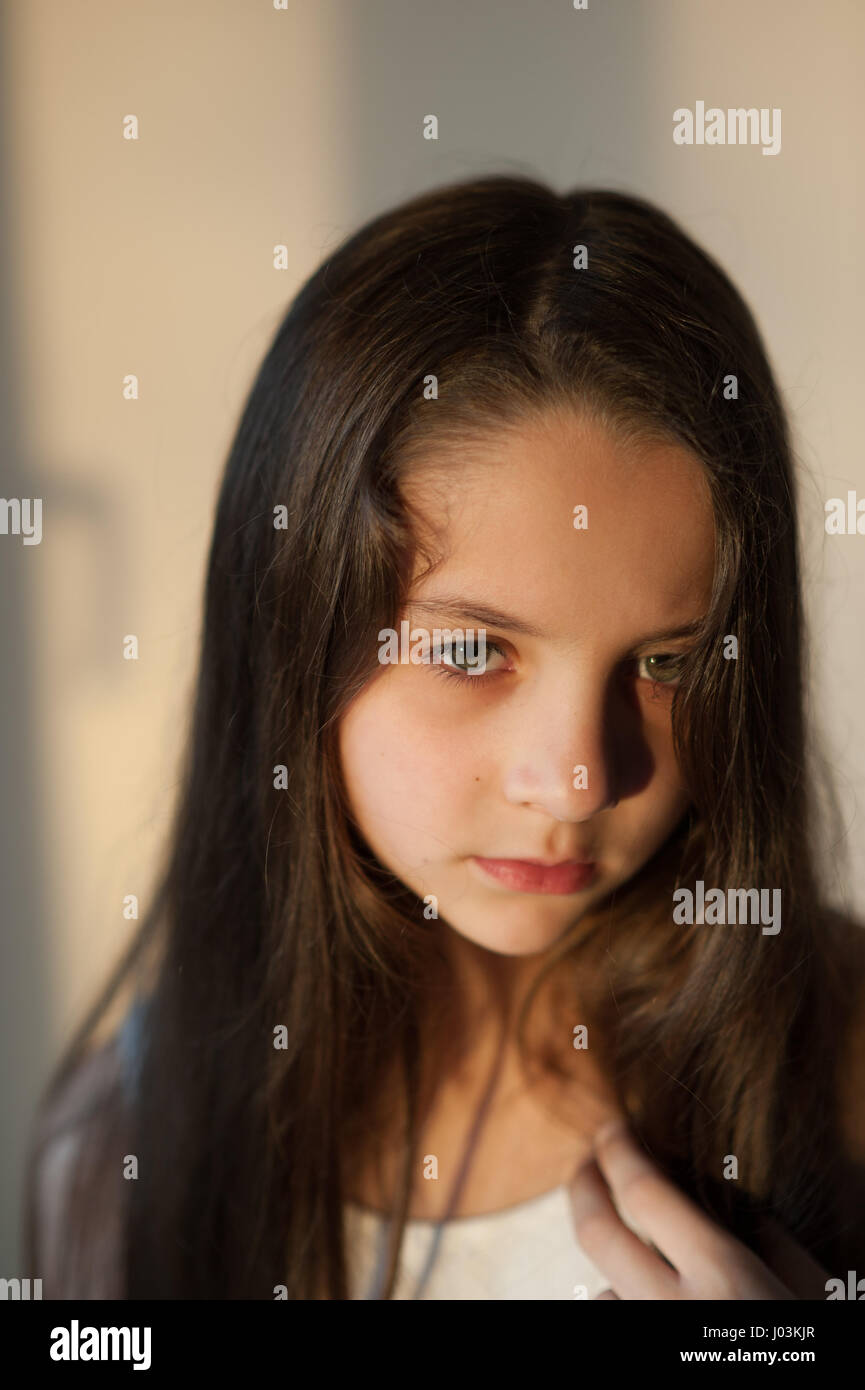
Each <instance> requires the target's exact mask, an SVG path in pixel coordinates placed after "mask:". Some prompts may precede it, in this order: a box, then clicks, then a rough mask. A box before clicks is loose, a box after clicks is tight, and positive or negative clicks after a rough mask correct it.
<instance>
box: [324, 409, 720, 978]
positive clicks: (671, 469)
mask: <svg viewBox="0 0 865 1390" xmlns="http://www.w3.org/2000/svg"><path fill="white" fill-rule="evenodd" d="M433 409H434V407H433ZM443 463H447V464H448V465H449V466H448V467H446V468H444V469H439V468H438V465H439V464H443ZM405 497H406V500H407V501H408V502H409V504H410V505H411V507H412V510H413V512H414V514H415V517H416V518H418V519H419V524H420V525H421V526H422V528H423V539H424V541H425V542H426V543H433V544H434V545H437V549H436V551H435V553H436V557H437V558H438V556H439V555H441V557H442V558H441V562H440V563H439V564H438V565H437V567H435V569H434V571H433V572H431V573H427V574H425V575H424V574H422V573H421V572H419V570H418V569H417V568H416V571H415V578H414V581H413V584H412V588H411V590H410V592H409V598H408V602H407V605H406V607H405V609H404V610H403V611H402V612H401V613H400V614H399V618H400V620H402V619H407V620H408V622H409V624H410V629H409V630H410V631H411V632H412V633H414V636H415V637H417V635H418V634H417V631H416V630H418V629H423V630H424V631H426V632H429V634H430V644H431V655H432V656H435V654H436V647H437V646H438V647H441V643H440V642H438V641H437V639H436V637H435V634H434V631H433V630H434V629H435V628H440V629H443V630H447V629H450V630H454V629H463V630H465V629H474V630H475V631H477V629H479V628H482V629H484V631H485V634H486V668H485V671H484V673H483V674H476V675H467V674H466V672H467V670H468V660H467V657H466V654H465V652H464V651H462V650H461V649H460V648H459V647H458V646H456V645H454V646H449V645H448V639H447V638H446V637H445V639H444V650H443V657H444V664H436V663H434V662H432V661H427V662H425V663H420V664H415V663H412V662H411V661H408V662H407V663H406V664H386V665H382V666H381V668H380V671H378V672H376V674H375V675H374V676H373V677H372V678H371V680H370V681H369V682H368V684H367V685H366V686H365V687H364V688H363V690H362V691H361V692H360V694H359V695H358V696H356V698H355V699H354V700H353V702H352V703H351V705H350V706H349V707H348V709H347V710H346V712H345V713H344V715H343V717H342V720H341V724H340V758H341V765H342V770H343V775H344V780H345V785H346V790H347V792H348V796H349V801H350V805H351V808H352V813H353V816H354V819H355V822H356V824H357V826H358V829H359V830H360V832H361V834H362V836H363V838H364V840H365V841H366V843H367V844H368V846H369V848H370V849H371V850H372V851H373V853H374V854H375V856H376V858H377V859H378V860H379V861H380V862H381V864H383V865H384V866H385V867H386V868H387V869H390V870H391V871H392V872H393V873H394V874H395V875H397V876H398V877H399V878H400V879H401V880H402V881H403V883H405V884H407V885H408V887H409V888H411V889H412V890H413V891H414V892H415V893H416V894H417V895H418V896H419V897H420V898H424V897H426V896H428V895H430V894H432V895H434V896H435V899H436V905H435V906H436V910H437V914H438V916H439V918H442V919H444V920H445V921H446V922H448V923H449V924H450V925H451V926H452V927H453V928H454V930H455V931H456V932H458V933H459V934H460V935H461V936H463V937H465V938H467V939H468V940H470V941H472V942H474V943H476V944H477V945H479V946H483V947H486V948H487V949H488V950H490V951H494V952H498V953H500V954H503V955H507V956H528V955H533V954H535V953H537V952H542V951H546V950H547V949H548V948H549V947H551V946H552V945H553V944H554V942H556V941H557V940H558V938H559V937H561V936H562V934H563V933H565V932H566V931H567V929H568V928H569V927H570V926H571V925H572V924H573V923H575V922H576V921H577V920H578V918H579V917H581V916H582V915H583V913H584V912H585V911H586V910H587V909H588V908H589V907H592V906H594V905H595V904H597V903H599V902H600V900H601V899H603V898H605V897H606V896H607V895H608V894H609V893H610V891H611V890H612V889H614V888H615V887H617V886H618V885H619V884H622V883H624V882H625V881H626V880H627V879H629V878H630V877H631V876H632V875H633V874H635V873H636V872H637V871H638V870H639V869H640V868H641V867H642V866H643V865H644V864H645V863H646V862H647V861H648V860H649V859H650V858H651V856H652V855H653V854H654V852H655V851H656V850H657V849H659V848H660V846H661V845H662V844H663V843H664V841H665V840H666V838H667V837H668V835H669V834H670V832H671V831H672V830H673V829H674V828H675V826H676V825H677V824H678V822H679V820H680V819H681V817H682V815H683V813H684V811H685V810H686V808H687V805H688V795H687V792H686V789H685V787H684V786H683V784H682V781H681V776H680V772H679V769H678V766H677V762H676V758H675V756H674V752H673V743H672V729H671V709H670V707H671V703H672V697H673V684H672V681H673V678H674V677H675V673H676V665H675V660H674V659H675V657H677V656H679V657H681V654H682V653H684V652H685V651H687V650H688V648H689V646H690V645H692V644H693V641H694V638H693V636H692V637H691V638H690V639H689V638H688V637H687V636H686V637H682V636H679V637H674V636H671V635H668V634H671V633H672V632H673V631H674V630H675V629H679V628H681V627H683V626H685V625H687V624H689V623H693V622H695V621H698V620H699V619H700V618H701V617H702V616H703V614H704V613H705V612H706V610H707V608H708V603H709V597H710V593H711V585H712V574H713V564H714V554H713V547H714V522H713V514H712V508H711V503H710V499H709V492H708V487H707V484H706V482H705V478H704V475H703V472H702V470H701V467H700V464H699V463H698V461H697V460H696V458H694V456H692V455H691V454H690V453H689V452H688V451H687V450H686V449H684V448H682V447H679V446H677V445H671V444H666V443H665V444H659V443H642V444H639V445H637V444H633V443H632V444H629V445H627V446H625V445H623V444H622V443H621V442H617V440H616V438H615V437H614V436H613V435H611V434H609V433H608V432H607V431H605V430H604V429H602V427H601V426H600V425H598V424H596V423H595V422H593V421H591V420H590V419H589V418H588V417H587V416H582V415H575V414H571V413H570V412H567V413H566V412H561V411H557V412H550V413H548V414H547V415H545V416H544V417H543V420H542V421H537V420H536V421H533V422H531V423H528V422H527V423H525V424H521V425H520V427H519V429H514V430H511V431H509V432H502V433H500V434H497V435H495V436H492V435H491V436H490V437H489V438H488V439H485V440H484V442H483V444H482V445H481V444H478V443H473V444H472V445H471V446H470V447H469V446H467V447H466V449H465V450H464V451H461V454H460V457H454V455H453V452H452V451H449V453H448V458H447V459H445V458H444V457H443V454H438V455H435V454H434V453H432V451H431V453H430V457H429V466H428V468H427V469H424V467H423V466H421V467H420V468H419V469H418V470H417V471H415V472H414V473H413V474H412V477H411V480H410V481H409V482H408V483H407V484H406V486H405ZM578 507H579V508H584V509H585V511H581V512H576V513H575V508H578ZM575 522H581V523H582V525H580V526H579V527H577V526H576V525H575ZM418 563H419V564H421V563H422V561H419V562H418ZM492 609H495V610H497V614H496V615H493V614H492V613H486V614H485V613H484V610H492ZM399 630H400V629H399V625H397V629H396V631H397V632H399ZM460 672H462V678H460ZM579 768H583V769H584V770H585V771H584V772H582V773H581V772H580V771H579V770H578V769H579ZM479 860H481V861H483V860H487V861H489V860H498V861H501V860H523V861H525V860H535V861H537V860H541V861H543V863H544V865H559V864H561V863H562V861H567V860H572V861H573V860H576V861H580V862H582V863H589V864H591V865H593V866H594V867H593V868H592V869H590V870H588V871H580V870H573V869H572V870H570V871H569V870H568V868H567V867H566V868H564V869H563V870H560V871H558V872H557V873H552V874H549V873H548V874H546V875H544V874H543V872H542V871H541V872H538V871H537V870H535V871H534V872H533V871H532V869H531V868H528V869H527V868H526V867H525V866H524V867H523V869H522V870H520V867H519V866H516V867H514V866H510V867H509V866H508V865H501V864H499V865H494V864H492V865H491V864H487V865H486V866H484V864H482V863H479V862H478V861H479ZM671 910H672V907H671Z"/></svg>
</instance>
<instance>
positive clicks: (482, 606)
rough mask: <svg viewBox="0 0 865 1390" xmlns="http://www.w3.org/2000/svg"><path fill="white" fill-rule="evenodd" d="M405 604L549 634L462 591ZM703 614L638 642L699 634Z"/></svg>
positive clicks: (424, 610) (483, 624)
mask: <svg viewBox="0 0 865 1390" xmlns="http://www.w3.org/2000/svg"><path fill="white" fill-rule="evenodd" d="M405 606H406V608H410V609H412V610H415V611H417V612H420V613H433V614H435V613H439V614H446V613H450V614H452V615H453V617H455V618H468V619H469V621H470V622H474V623H479V624H480V625H481V627H494V628H495V627H498V628H504V629H505V630H506V631H508V632H519V633H521V634H522V635H523V636H524V637H547V636H548V633H546V632H544V630H543V628H540V627H538V626H537V625H536V624H535V623H530V622H527V621H526V620H525V619H524V618H519V617H517V616H516V615H515V614H514V613H505V612H504V611H503V610H502V609H501V608H495V607H493V605H492V604H489V603H483V602H480V601H478V600H477V599H472V598H465V597H463V596H462V595H460V594H428V595H427V596H426V597H424V598H422V599H419V598H418V599H412V598H409V599H407V600H406V605H405ZM704 623H705V619H704V618H694V619H692V620H691V622H688V623H681V624H680V625H679V626H678V627H670V628H662V629H659V630H658V631H657V632H650V633H647V635H646V636H645V637H643V638H641V640H640V641H639V642H638V643H637V644H636V645H637V646H644V645H645V644H646V643H647V642H661V641H672V640H673V639H674V638H679V637H696V636H697V635H698V634H699V633H701V632H702V631H703V625H704Z"/></svg>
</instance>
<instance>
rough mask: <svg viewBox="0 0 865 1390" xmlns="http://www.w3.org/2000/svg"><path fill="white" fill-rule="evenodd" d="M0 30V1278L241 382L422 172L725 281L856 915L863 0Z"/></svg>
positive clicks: (212, 12) (135, 863) (125, 878)
mask: <svg viewBox="0 0 865 1390" xmlns="http://www.w3.org/2000/svg"><path fill="white" fill-rule="evenodd" d="M2 25H3V29H2V38H3V57H2V63H3V72H2V88H0V91H2V98H0V100H2V112H3V117H4V120H3V143H2V154H0V158H2V167H0V175H2V194H3V198H2V203H3V208H4V213H3V218H4V220H3V223H2V233H3V239H4V242H3V251H4V252H5V255H4V256H3V275H2V279H0V295H2V300H0V308H2V315H0V334H2V336H0V350H2V365H3V369H4V370H3V372H2V374H0V375H2V382H0V392H2V395H0V406H2V407H3V410H2V430H3V439H2V444H3V458H4V466H3V477H2V488H0V492H2V494H3V495H4V496H21V497H25V496H31V497H35V496H41V497H42V498H43V540H42V543H41V544H40V545H38V546H31V547H22V546H21V543H20V540H18V539H14V538H11V537H0V565H2V581H3V587H2V593H3V595H4V597H3V608H2V618H0V621H2V628H0V633H2V644H3V645H2V658H3V676H2V679H3V698H4V705H3V751H4V767H6V768H7V769H8V775H7V776H6V778H5V779H4V785H3V787H2V792H0V795H2V799H3V850H2V853H3V861H2V867H3V883H4V914H5V920H4V926H3V945H4V953H3V984H2V1004H3V1025H2V1026H3V1030H4V1035H3V1040H2V1056H3V1058H4V1067H5V1072H4V1076H3V1080H2V1086H3V1091H2V1094H0V1113H2V1115H3V1117H4V1119H3V1127H4V1128H3V1142H2V1203H0V1274H5V1275H7V1276H11V1275H12V1274H13V1273H15V1272H17V1271H18V1266H17V1262H16V1261H17V1256H16V1253H15V1240H16V1228H17V1219H18V1197H17V1192H18V1182H19V1178H20V1171H19V1169H20V1158H21V1152H22V1148H23V1143H24V1138H25V1126H26V1123H27V1120H28V1117H29V1113H30V1110H31V1109H32V1104H33V1097H34V1094H35V1091H36V1089H37V1087H38V1086H39V1085H40V1084H41V1083H42V1081H43V1079H44V1077H45V1074H46V1071H47V1068H48V1066H49V1064H50V1063H51V1061H52V1060H53V1059H54V1057H55V1056H56V1053H57V1049H58V1047H59V1046H60V1044H61V1043H62V1041H63V1040H64V1039H65V1038H66V1036H67V1035H68V1033H69V1031H70V1029H71V1027H72V1024H73V1022H74V1021H75V1020H76V1019H77V1018H78V1017H79V1016H80V1013H81V1010H82V1009H83V1007H84V1006H85V1004H86V1003H87V1002H88V1001H89V1000H90V998H91V997H92V993H93V991H94V989H95V987H96V985H97V984H98V983H99V982H100V981H101V980H102V979H103V977H104V975H105V972H106V970H107V968H108V965H109V963H110V962H111V961H112V960H113V959H114V957H115V955H116V954H117V952H118V951H119V950H120V948H121V946H122V945H123V944H124V942H125V941H126V940H128V938H129V935H130V931H131V929H132V928H133V927H134V923H130V922H127V921H124V919H123V917H122V915H121V902H122V899H123V897H124V895H125V894H128V893H137V894H139V896H140V898H141V903H142V910H143V908H144V907H145V906H146V902H147V895H148V892H149V889H150V887H151V885H152V881H153V867H154V862H155V861H154V856H155V854H156V852H157V850H158V848H159V847H160V844H161V835H162V833H163V831H164V829H165V825H166V818H167V815H168V813H169V811H170V809H171V804H172V796H173V793H174V789H175V784H176V775H177V766H176V764H177V756H178V753H179V736H180V732H181V730H182V728H183V720H184V717H185V712H186V709H187V704H188V698H189V694H190V690H191V680H192V675H193V669H194V659H195V654H196V642H197V636H198V624H199V618H200V601H201V581H202V571H203V563H204V559H205V553H206V547H207V544H208V540H209V533H210V526H211V521H212V510H213V504H214V499H215V491H216V487H217V484H218V479H219V475H220V471H221V466H222V463H223V461H224V456H225V450H226V448H227V445H228V442H229V439H230V436H231V433H232V430H233V427H234V424H235V422H236V419H237V415H238V411H239V409H240V405H241V403H242V400H243V397H244V394H245V392H246V390H247V388H248V386H249V383H250V380H251V376H252V373H253V371H254V369H255V367H256V365H257V363H258V361H259V360H260V357H261V355H262V353H263V351H264V348H265V346H266V344H267V342H268V340H269V337H270V334H271V332H272V330H273V328H274V327H275V325H276V323H277V322H278V320H279V318H280V317H281V315H282V313H283V310H284V308H285V305H286V304H287V301H288V300H289V298H290V297H291V295H292V294H293V293H294V292H295V290H296V289H297V287H298V286H299V284H300V282H301V281H302V280H303V279H304V278H305V277H306V276H307V275H308V274H309V273H310V272H311V271H312V270H313V269H314V268H315V266H316V265H317V264H318V263H319V262H320V260H321V259H322V257H323V256H324V254H325V253H326V251H327V250H328V248H329V247H330V246H332V245H334V244H335V243H336V242H337V241H338V240H340V239H341V238H342V236H343V235H345V234H346V233H347V232H348V231H350V230H352V229H353V228H355V227H356V226H358V225H359V224H360V223H361V222H362V221H364V220H365V219H366V218H368V217H369V216H371V215H372V214H374V213H375V212H377V211H379V210H381V209H383V208H385V207H387V206H389V205H391V204H393V203H395V202H397V201H399V200H402V199H403V198H405V197H407V196H409V195H410V194H411V193H413V192H415V191H418V190H420V189H422V188H426V187H429V186H433V185H435V184H438V183H442V182H445V181H446V180H450V179H454V178H459V177H464V176H466V177H467V176H469V175H470V174H473V173H479V172H496V171H499V172H501V171H506V170H512V171H516V172H523V173H526V174H529V175H534V176H539V177H541V178H545V179H548V180H550V181H551V182H552V183H553V184H554V185H555V186H556V187H559V188H566V187H570V186H573V185H575V184H577V183H586V184H589V183H595V184H607V185H612V186H615V187H620V188H623V189H628V190H631V191H635V192H638V193H642V194H644V195H645V196H648V197H649V198H651V199H653V200H654V201H657V202H659V203H660V204H661V205H662V206H664V207H666V208H668V209H669V210H670V211H671V212H672V213H673V215H674V216H676V217H677V218H678V219H679V220H681V222H682V223H683V224H684V226H685V227H686V229H688V230H689V231H690V232H691V233H692V234H693V235H695V236H696V237H697V239H698V240H699V241H701V242H702V243H703V244H704V245H705V246H706V247H707V248H708V249H709V250H710V251H712V252H713V253H715V254H716V255H717V256H718V257H719V258H720V260H721V261H722V263H723V264H724V265H725V266H726V267H727V269H728V270H729V271H730V272H731V274H732V276H733V278H734V280H735V281H736V282H737V283H738V285H739V286H740V288H741V289H742V290H743V292H744V294H745V296H746V298H747V299H748V300H749V302H750V303H751V305H752V307H753V308H754V311H755V313H756V316H757V319H758V322H759V323H760V325H761V327H762V329H763V332H764V336H765V339H766V342H767V345H768V348H769V351H770V354H771V356H772V359H773V362H774V364H775V367H776V370H777V372H778V375H779V378H780V381H781V384H782V387H783V389H784V391H785V393H786V396H787V399H788V402H789V405H790V407H791V410H792V413H793V424H794V429H795V438H796V443H797V448H798V451H799V456H800V458H801V460H802V465H803V468H805V469H806V470H807V471H808V474H809V476H810V477H811V478H812V481H811V482H810V483H808V485H807V486H806V488H805V493H804V500H805V501H806V502H807V504H808V509H807V512H806V513H805V514H803V540H804V542H805V547H806V554H807V563H808V571H807V572H808V578H809V589H808V601H809V605H810V609H811V613H812V617H813V621H814V655H815V666H816V673H817V679H816V681H815V687H814V705H815V712H816V714H817V715H818V716H819V718H820V720H821V722H822V724H823V726H824V727H825V730H826V733H827V735H828V740H829V750H830V752H831V753H832V755H833V758H834V761H835V763H836V764H837V768H838V772H839V776H840V780H841V792H842V795H843V797H844V805H845V808H846V813H847V818H848V821H849V824H850V850H851V857H852V860H853V863H854V865H855V876H854V878H853V879H852V880H850V881H846V880H845V881H844V882H843V883H841V884H839V893H841V892H847V894H848V896H849V901H850V903H851V904H852V905H853V906H854V907H857V908H858V909H859V910H860V911H862V909H863V908H865V855H863V854H862V850H863V848H865V824H863V819H862V815H861V809H860V810H859V812H858V814H857V808H861V804H862V801H863V795H865V732H863V728H862V726H861V725H860V724H859V722H858V716H859V710H860V703H861V698H860V688H861V687H862V685H863V681H865V650H863V648H865V644H863V641H862V629H863V623H865V584H863V577H865V539H863V538H861V537H860V538H856V537H827V536H825V534H824V531H823V502H824V500H825V499H826V498H828V497H831V496H835V495H845V494H846V491H847V489H848V488H858V489H859V491H860V493H862V494H863V495H865V468H863V451H862V445H861V441H860V438H859V432H858V425H859V414H860V405H861V392H862V387H861V377H862V371H863V346H862V340H861V335H860V331H859V329H860V325H859V314H860V307H861V305H862V303H863V270H862V260H861V256H860V254H859V252H860V247H861V245H862V241H863V230H865V209H863V196H865V195H863V187H862V180H861V177H860V176H859V173H858V170H857V165H858V149H859V146H860V132H861V128H862V125H863V119H865V95H863V93H865V89H863V87H862V84H861V81H860V80H859V78H860V72H859V70H858V62H859V55H861V53H862V51H863V39H865V8H863V7H862V6H861V5H860V4H858V3H856V0H821V4H820V5H814V4H810V3H809V4H804V3H790V0H768V2H767V0H762V3H760V4H759V5H755V4H754V3H753V0H727V3H725V4H724V5H723V6H717V5H710V4H708V3H706V4H699V3H694V0H651V3H649V0H618V3H611V0H606V3H603V4H602V3H601V0H589V10H588V11H587V12H586V13H578V12H575V11H573V9H571V8H569V6H568V4H567V3H565V0H561V3H560V2H559V0H542V3H538V0H531V2H530V0H525V3H523V4H517V3H515V2H513V0H512V2H511V3H502V0H499V2H498V3H496V2H495V0H486V3H475V4H471V5H467V4H466V3H465V0H436V3H435V4H427V3H423V4H422V3H420V0H364V3H359V0H324V3H322V0H315V3H307V2H306V0H288V5H287V9H286V10H285V11H278V10H274V9H273V7H272V4H270V3H268V0H257V2H254V0H161V3H152V2H151V3H148V4H146V5H120V4H118V3H116V0H76V3H75V4H72V5H65V4H61V3H59V2H58V0H18V3H10V4H7V5H6V6H5V8H4V11H3V20H2ZM697 100H703V101H705V103H706V105H707V106H708V105H718V106H722V107H724V108H726V107H727V106H756V107H768V108H772V107H780V108H781V110H782V150H781V153H780V154H779V155H778V156H776V157H765V156H762V155H761V152H760V150H759V148H753V147H727V148H709V147H703V148H697V147H691V148H688V147H678V146H676V145H674V143H673V140H672V124H673V122H672V113H673V110H674V109H675V108H676V107H680V106H689V107H692V108H693V106H694V104H695V102H696V101H697ZM430 112H434V113H435V114H437V115H438V117H439V122H440V131H439V135H440V138H439V140H438V142H437V143H432V142H428V141H425V140H424V139H423V138H422V136H421V121H422V118H423V117H424V116H425V115H426V114H428V113H430ZM130 113H134V114H135V115H136V116H137V117H138V119H139V122H140V138H139V139H138V140H137V141H127V140H124V139H123V138H122V121H123V118H124V116H126V115H128V114H130ZM280 242H282V243H285V244H286V245H287V246H288V250H289V261H290V264H289V268H288V269H287V270H284V271H277V270H274V269H273V267H272V262H271V254H272V252H271V248H272V247H273V246H274V244H276V243H280ZM127 373H135V374H136V375H137V376H138V378H139V383H140V399H139V400H137V401H134V402H131V401H126V400H124V399H123V397H122V394H121V387H122V380H123V378H124V376H125V375H126V374H127ZM127 633H135V634H137V636H138V638H139V642H140V660H139V661H137V662H127V661H124V660H123V659H122V654H121V640H122V638H123V636H124V635H125V634H127ZM34 1273H38V1271H34Z"/></svg>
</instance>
